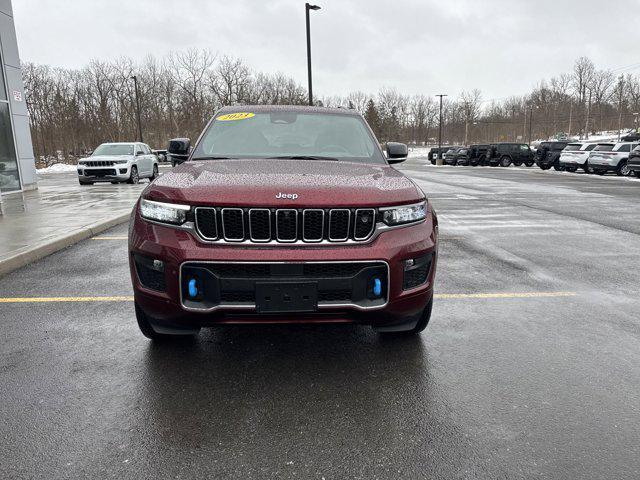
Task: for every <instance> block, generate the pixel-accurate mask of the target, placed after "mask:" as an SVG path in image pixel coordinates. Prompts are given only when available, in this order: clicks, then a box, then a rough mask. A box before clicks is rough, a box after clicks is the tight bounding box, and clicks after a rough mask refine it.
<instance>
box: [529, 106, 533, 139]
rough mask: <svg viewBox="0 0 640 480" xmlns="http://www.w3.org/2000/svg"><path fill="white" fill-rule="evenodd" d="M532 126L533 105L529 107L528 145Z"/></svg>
mask: <svg viewBox="0 0 640 480" xmlns="http://www.w3.org/2000/svg"><path fill="white" fill-rule="evenodd" d="M532 125H533V105H531V106H530V107H529V142H528V143H529V145H531V127H532Z"/></svg>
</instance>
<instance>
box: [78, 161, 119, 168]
mask: <svg viewBox="0 0 640 480" xmlns="http://www.w3.org/2000/svg"><path fill="white" fill-rule="evenodd" d="M114 165H115V162H113V160H91V161H89V162H85V164H84V166H85V167H113V166H114Z"/></svg>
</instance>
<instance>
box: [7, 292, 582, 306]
mask: <svg viewBox="0 0 640 480" xmlns="http://www.w3.org/2000/svg"><path fill="white" fill-rule="evenodd" d="M575 295H577V294H576V292H521V293H517V292H514V293H436V294H435V295H434V298H437V299H442V300H450V299H499V298H553V297H573V296H575ZM132 301H133V297H132V296H115V297H5V298H2V297H0V303H56V302H58V303H60V302H132Z"/></svg>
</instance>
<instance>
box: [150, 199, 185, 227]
mask: <svg viewBox="0 0 640 480" xmlns="http://www.w3.org/2000/svg"><path fill="white" fill-rule="evenodd" d="M189 210H191V207H190V206H189V205H178V204H177V203H162V202H153V201H151V200H145V199H144V198H143V199H142V200H141V202H140V214H141V215H142V217H143V218H147V219H149V220H155V221H156V222H162V223H170V224H172V225H182V224H183V223H184V222H185V221H186V220H187V212H188V211H189Z"/></svg>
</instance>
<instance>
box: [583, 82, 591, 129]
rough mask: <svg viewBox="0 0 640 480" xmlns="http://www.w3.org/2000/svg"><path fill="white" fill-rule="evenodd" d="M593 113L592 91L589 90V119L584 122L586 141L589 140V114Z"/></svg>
mask: <svg viewBox="0 0 640 480" xmlns="http://www.w3.org/2000/svg"><path fill="white" fill-rule="evenodd" d="M590 112H591V89H589V101H588V102H587V119H586V120H585V122H584V139H585V140H589V114H590Z"/></svg>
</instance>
